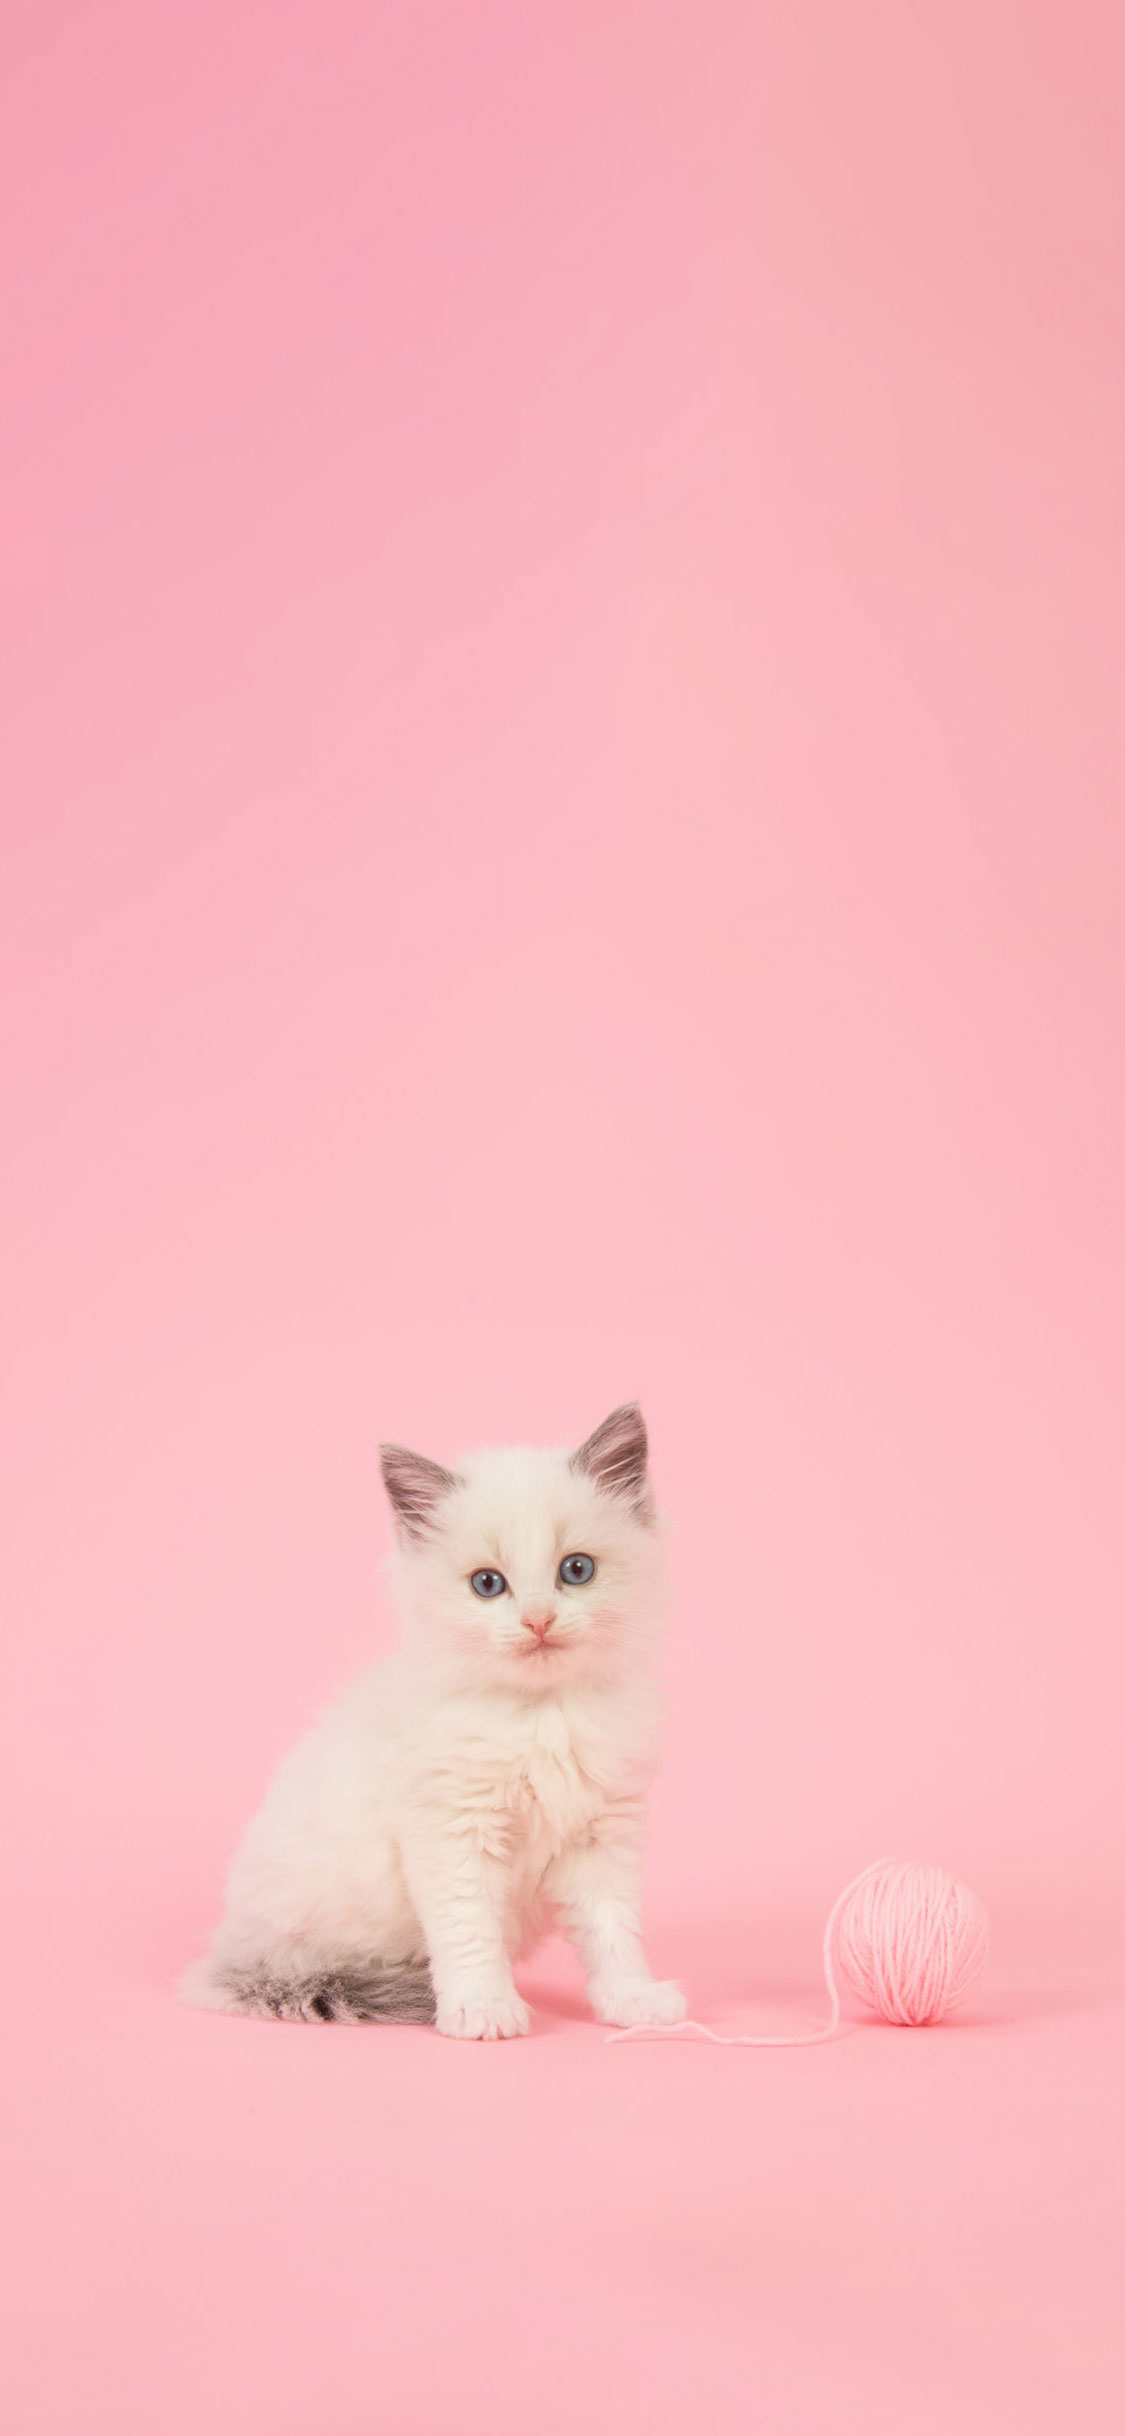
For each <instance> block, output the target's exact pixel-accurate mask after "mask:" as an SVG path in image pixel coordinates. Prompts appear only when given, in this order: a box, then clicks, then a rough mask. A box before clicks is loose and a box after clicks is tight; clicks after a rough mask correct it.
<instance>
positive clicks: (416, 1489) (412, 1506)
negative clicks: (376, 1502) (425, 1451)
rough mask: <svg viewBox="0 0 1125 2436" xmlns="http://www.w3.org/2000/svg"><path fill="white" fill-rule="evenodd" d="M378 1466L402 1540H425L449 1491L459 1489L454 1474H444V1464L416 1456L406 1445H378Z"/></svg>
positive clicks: (427, 1457) (445, 1472) (424, 1456)
mask: <svg viewBox="0 0 1125 2436" xmlns="http://www.w3.org/2000/svg"><path fill="white" fill-rule="evenodd" d="M379 1465H380V1469H381V1471H382V1474H383V1486H384V1488H385V1490H386V1492H387V1495H388V1497H389V1498H390V1501H391V1507H392V1510H393V1513H394V1517H395V1521H396V1522H397V1524H398V1527H399V1530H400V1532H401V1534H402V1537H403V1538H404V1539H411V1540H422V1539H425V1538H427V1537H428V1535H429V1533H430V1532H431V1531H432V1530H433V1527H434V1524H435V1522H436V1520H437V1512H438V1507H439V1506H440V1505H441V1504H442V1502H443V1500H444V1499H445V1498H446V1497H448V1495H449V1492H450V1490H451V1489H457V1488H460V1486H461V1483H460V1481H459V1479H458V1477H457V1474H456V1472H447V1471H446V1468H445V1465H444V1464H443V1463H431V1462H430V1458H429V1456H428V1455H415V1454H414V1453H413V1452H412V1450H411V1449H410V1447H408V1446H381V1447H380V1449H379Z"/></svg>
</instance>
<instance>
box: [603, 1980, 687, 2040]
mask: <svg viewBox="0 0 1125 2436" xmlns="http://www.w3.org/2000/svg"><path fill="white" fill-rule="evenodd" d="M590 2002H591V2004H592V2005H593V2008H594V2014H595V2018H596V2019H597V2020H598V2021H600V2022H608V2023H609V2024H610V2025H611V2026H612V2028H613V2029H615V2030H635V2029H639V2028H640V2027H642V2026H643V2025H650V2024H653V2023H658V2022H682V2020H683V2018H684V2015H685V2013H686V2012H687V1998H686V1997H685V1996H682V1995H681V1993H680V1990H679V1989H678V1987H677V1986H676V1982H675V1980H674V1979H630V1980H625V1981H623V1982H622V1983H621V1984H620V1985H619V1986H617V1987H594V1988H591V1990H590Z"/></svg>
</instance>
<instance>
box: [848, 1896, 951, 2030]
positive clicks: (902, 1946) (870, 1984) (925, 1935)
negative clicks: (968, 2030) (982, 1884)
mask: <svg viewBox="0 0 1125 2436" xmlns="http://www.w3.org/2000/svg"><path fill="white" fill-rule="evenodd" d="M834 1951H835V1955H836V1959H837V1961H838V1962H839V1965H840V1968H841V1970H842V1972H843V1974H844V1977H845V1978H846V1979H847V1980H849V1981H850V1982H851V1985H852V1987H853V1988H854V1989H855V1991H856V1994H857V1995H858V1996H861V1997H862V1998H863V2000H864V2002H865V2003H866V2004H868V2005H870V2007H871V2009H872V2012H873V2013H881V2014H882V2016H883V2019H884V2021H888V2022H905V2023H909V2024H910V2025H911V2026H912V2027H917V2026H919V2025H920V2024H921V2023H923V2022H939V2021H940V2020H941V2018H942V2015H943V2014H945V2013H949V2012H951V2011H952V2009H953V2007H954V2005H959V2004H960V2003H961V2002H962V2000H963V1998H964V1997H966V1996H967V1995H968V1993H969V1990H970V1988H973V1987H975V1986H976V1983H977V1980H978V1979H979V1978H980V1975H981V1972H982V1971H983V1969H984V1965H985V1958H986V1956H987V1953H988V1914H987V1912H986V1911H985V1908H984V1905H983V1903H982V1902H981V1899H980V1896H979V1895H975V1894H974V1893H973V1891H972V1888H971V1887H969V1886H963V1885H962V1884H961V1881H960V1879H959V1878H955V1877H954V1876H953V1873H952V1871H951V1870H948V1869H942V1868H941V1866H940V1865H939V1864H938V1863H937V1862H932V1861H876V1862H875V1863H874V1864H873V1866H872V1867H871V1868H870V1869H868V1870H865V1871H864V1873H863V1875H862V1877H861V1878H858V1879H857V1880H856V1881H855V1883H854V1885H852V1886H850V1887H849V1888H848V1889H847V1891H846V1893H845V1894H844V1895H843V1896H842V1897H841V1899H840V1905H839V1908H838V1911H837V1913H836V1915H835V1941H834Z"/></svg>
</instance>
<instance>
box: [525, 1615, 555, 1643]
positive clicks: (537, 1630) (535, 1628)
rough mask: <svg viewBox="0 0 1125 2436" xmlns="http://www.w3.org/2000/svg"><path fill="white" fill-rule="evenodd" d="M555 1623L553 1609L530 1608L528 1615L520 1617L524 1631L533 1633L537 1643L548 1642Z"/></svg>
mask: <svg viewBox="0 0 1125 2436" xmlns="http://www.w3.org/2000/svg"><path fill="white" fill-rule="evenodd" d="M554 1621H555V1610H554V1608H553V1607H529V1608H528V1611H527V1614H526V1615H525V1616H521V1617H520V1623H521V1624H522V1625H523V1628H524V1631H525V1632H533V1633H534V1635H535V1638H536V1640H537V1641H545V1640H546V1638H547V1635H548V1633H549V1632H550V1629H551V1626H552V1624H553V1623H554Z"/></svg>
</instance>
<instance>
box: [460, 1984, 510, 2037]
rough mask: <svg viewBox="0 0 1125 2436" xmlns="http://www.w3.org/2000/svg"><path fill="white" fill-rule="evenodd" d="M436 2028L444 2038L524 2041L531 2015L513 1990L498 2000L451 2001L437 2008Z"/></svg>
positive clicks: (469, 1998) (477, 1998)
mask: <svg viewBox="0 0 1125 2436" xmlns="http://www.w3.org/2000/svg"><path fill="white" fill-rule="evenodd" d="M437 2026H438V2029H439V2030H440V2031H441V2032H442V2035H443V2037H445V2038H526V2037H527V2033H528V2031H529V2029H530V2027H531V2015H530V2013H529V2012H528V2009H527V2006H526V2005H525V2003H524V2001H523V1998H522V1996H517V1995H516V1992H515V1990H514V1988H513V1990H512V1993H511V1995H510V1996H501V1997H499V1998H489V1997H483V1998H482V1997H475V1996H470V1997H467V1998H465V1999H463V2000H459V1999H457V1998H456V1997H454V1998H451V1999H450V2000H449V2001H448V2002H446V2003H444V2004H440V2005H439V2006H438V2012H437Z"/></svg>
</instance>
